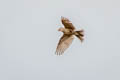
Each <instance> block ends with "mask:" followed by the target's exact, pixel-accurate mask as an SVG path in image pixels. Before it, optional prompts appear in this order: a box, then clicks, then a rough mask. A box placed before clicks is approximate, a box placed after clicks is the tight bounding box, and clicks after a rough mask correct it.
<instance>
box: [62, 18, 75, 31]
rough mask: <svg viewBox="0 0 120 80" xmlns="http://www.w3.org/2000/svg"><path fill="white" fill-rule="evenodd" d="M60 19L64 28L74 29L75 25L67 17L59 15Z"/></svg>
mask: <svg viewBox="0 0 120 80" xmlns="http://www.w3.org/2000/svg"><path fill="white" fill-rule="evenodd" d="M61 21H62V24H63V25H64V26H65V28H67V29H72V30H75V27H74V26H73V24H72V22H71V21H69V20H68V19H67V18H65V17H61Z"/></svg>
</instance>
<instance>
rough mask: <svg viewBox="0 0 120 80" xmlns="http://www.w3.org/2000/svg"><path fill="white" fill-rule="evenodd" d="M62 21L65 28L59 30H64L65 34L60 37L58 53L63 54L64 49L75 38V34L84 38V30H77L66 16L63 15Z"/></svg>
mask: <svg viewBox="0 0 120 80" xmlns="http://www.w3.org/2000/svg"><path fill="white" fill-rule="evenodd" d="M61 22H62V24H63V25H64V28H59V31H61V32H63V36H62V37H61V38H60V40H59V43H58V45H57V48H56V54H57V55H62V54H63V53H64V51H65V50H66V49H67V48H68V47H69V46H70V44H71V43H72V41H73V39H74V35H75V36H76V37H77V38H78V39H80V40H81V42H82V41H83V40H84V39H83V37H84V33H83V32H84V31H83V30H78V31H75V27H74V25H73V24H72V22H71V21H69V20H68V19H67V18H65V17H61Z"/></svg>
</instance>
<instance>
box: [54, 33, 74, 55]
mask: <svg viewBox="0 0 120 80" xmlns="http://www.w3.org/2000/svg"><path fill="white" fill-rule="evenodd" d="M73 39H74V37H73V35H65V34H64V35H63V36H62V37H61V39H60V41H59V43H58V46H57V49H56V54H57V55H62V54H63V53H64V51H65V50H66V49H67V48H68V47H69V46H70V44H71V43H72V41H73Z"/></svg>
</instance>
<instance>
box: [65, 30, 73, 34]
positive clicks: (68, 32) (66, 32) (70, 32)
mask: <svg viewBox="0 0 120 80" xmlns="http://www.w3.org/2000/svg"><path fill="white" fill-rule="evenodd" d="M73 32H74V31H73V30H70V29H65V30H64V34H73Z"/></svg>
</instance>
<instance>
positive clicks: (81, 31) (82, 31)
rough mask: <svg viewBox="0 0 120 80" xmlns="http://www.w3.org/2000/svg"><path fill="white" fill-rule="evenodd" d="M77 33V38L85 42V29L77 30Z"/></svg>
mask: <svg viewBox="0 0 120 80" xmlns="http://www.w3.org/2000/svg"><path fill="white" fill-rule="evenodd" d="M75 35H76V37H77V38H79V39H80V40H81V42H83V40H84V38H83V37H84V30H83V29H82V30H79V31H76V32H75Z"/></svg>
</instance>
